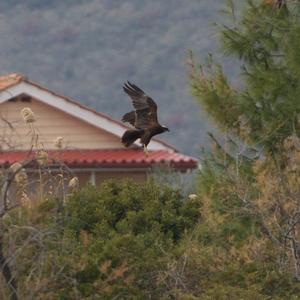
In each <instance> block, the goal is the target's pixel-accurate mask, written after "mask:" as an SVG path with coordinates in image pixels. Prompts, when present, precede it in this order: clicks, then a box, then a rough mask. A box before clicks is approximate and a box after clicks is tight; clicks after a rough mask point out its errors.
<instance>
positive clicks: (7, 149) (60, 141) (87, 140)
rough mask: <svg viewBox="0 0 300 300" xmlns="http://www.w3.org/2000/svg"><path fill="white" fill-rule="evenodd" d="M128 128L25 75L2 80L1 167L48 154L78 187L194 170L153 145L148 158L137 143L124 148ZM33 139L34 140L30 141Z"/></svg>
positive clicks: (161, 144)
mask: <svg viewBox="0 0 300 300" xmlns="http://www.w3.org/2000/svg"><path fill="white" fill-rule="evenodd" d="M24 108H29V109H30V110H31V111H32V112H33V113H34V116H35V123H34V124H31V123H29V124H26V123H25V122H24V119H23V118H22V115H21V111H22V109H24ZM33 126H34V127H33ZM127 128H128V127H127V126H125V125H124V124H122V123H121V122H119V121H116V120H114V119H112V118H111V117H109V116H107V115H105V114H102V113H99V112H96V111H94V110H92V109H90V108H88V107H85V106H83V105H82V104H80V103H78V102H76V101H74V100H71V99H69V98H67V97H65V96H62V95H59V94H57V93H55V92H53V91H51V90H49V89H47V88H45V87H43V86H40V85H38V84H36V83H34V82H32V81H30V80H28V79H27V78H26V77H24V76H23V75H20V74H10V75H7V76H2V77H0V129H1V130H0V133H1V135H0V139H1V142H0V147H1V149H0V150H1V152H0V166H2V167H5V168H6V167H8V166H10V165H11V164H13V163H15V162H18V161H23V160H24V159H26V158H28V153H29V150H30V149H32V147H33V146H34V147H40V148H41V147H42V148H44V149H46V151H47V154H48V155H49V157H50V158H53V159H56V160H60V161H62V162H63V163H64V164H66V165H67V166H68V167H69V168H70V169H72V171H73V172H74V173H75V174H76V176H77V177H78V178H79V181H80V182H81V184H84V183H85V182H87V181H90V182H92V183H93V184H99V183H101V182H102V181H103V180H104V179H108V178H124V177H129V178H133V179H134V180H136V181H142V180H145V179H146V178H147V176H148V174H149V173H150V172H151V171H152V170H153V168H155V167H156V166H160V165H170V166H171V167H172V168H174V169H175V170H177V171H181V172H186V171H188V170H192V169H195V168H197V160H196V159H194V158H192V157H189V156H186V155H183V154H181V153H178V152H177V151H176V150H175V149H174V148H173V147H171V146H170V145H168V144H166V143H164V142H162V141H159V140H157V139H153V140H152V141H151V143H150V144H149V146H148V149H149V155H148V156H146V155H145V153H144V152H143V151H142V149H141V147H140V146H139V144H138V143H136V144H134V145H133V146H132V147H131V148H129V149H126V148H124V147H123V145H122V144H121V142H120V138H121V136H122V134H123V132H124V131H125V130H126V129H127ZM32 134H33V135H34V136H35V137H36V140H35V138H34V140H33V139H32V138H30V135H32ZM35 143H38V145H39V146H37V145H34V144H35ZM31 153H32V152H31Z"/></svg>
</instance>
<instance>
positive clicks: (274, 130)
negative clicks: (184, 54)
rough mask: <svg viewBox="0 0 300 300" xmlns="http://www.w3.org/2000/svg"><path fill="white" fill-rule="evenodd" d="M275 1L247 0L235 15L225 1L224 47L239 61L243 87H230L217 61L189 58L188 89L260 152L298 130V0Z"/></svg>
mask: <svg viewBox="0 0 300 300" xmlns="http://www.w3.org/2000/svg"><path fill="white" fill-rule="evenodd" d="M290 2H292V1H290ZM280 3H281V4H280ZM280 3H279V2H278V1H274V0H272V1H248V3H247V5H246V8H245V10H244V13H243V14H242V17H241V18H240V19H237V18H236V12H235V11H234V7H233V6H230V8H231V9H230V10H229V11H231V12H232V26H223V27H221V28H220V34H221V42H222V47H223V51H224V53H225V54H226V55H229V56H232V57H235V58H237V59H239V61H240V63H241V69H242V72H241V74H240V81H241V82H242V83H243V88H233V87H232V86H231V85H230V84H229V80H228V78H227V77H226V76H225V74H224V73H223V71H222V67H221V66H220V65H216V64H213V63H212V62H210V63H209V65H208V66H206V68H205V66H201V67H199V68H198V67H196V66H195V65H194V64H193V63H192V68H193V69H192V73H191V79H192V88H193V93H194V95H195V96H196V98H197V99H198V100H199V101H200V102H201V103H202V104H203V105H204V107H205V108H206V110H207V111H208V113H209V114H210V115H211V116H212V117H213V118H214V121H215V122H216V123H217V124H218V125H219V126H220V127H221V128H223V129H225V130H226V131H228V132H231V133H234V134H235V135H237V136H239V138H240V139H242V140H244V141H247V143H252V144H254V145H255V146H256V147H260V148H261V149H263V150H264V152H265V153H274V152H277V151H278V150H280V149H282V146H283V142H284V140H285V139H286V138H287V137H288V136H291V135H294V134H296V135H297V134H299V130H300V126H299V121H300V98H299V86H300V71H299V70H300V23H299V17H300V15H299V7H300V3H294V1H293V3H294V4H292V3H291V4H286V3H285V2H282V1H280ZM271 4H272V5H271Z"/></svg>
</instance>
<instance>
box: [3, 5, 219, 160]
mask: <svg viewBox="0 0 300 300" xmlns="http://www.w3.org/2000/svg"><path fill="white" fill-rule="evenodd" d="M223 3H224V1H222V0H210V1H207V0H184V1H182V0H152V1H146V0H113V1H112V0H91V1H88V0H85V1H83V0H77V1H76V0H64V1H60V0H52V1H50V0H48V1H42V0H26V1H17V0H11V1H3V2H1V3H0V11H1V14H0V37H1V46H0V73H1V74H6V73H11V72H20V73H23V74H25V75H27V76H28V77H29V78H30V79H31V80H33V81H36V82H39V83H41V84H42V85H45V86H47V87H49V88H50V89H53V90H55V91H57V92H59V93H62V94H64V95H66V96H69V97H71V98H74V99H75V100H78V101H80V102H82V103H84V104H86V105H89V106H91V107H93V108H96V109H97V110H99V111H101V112H103V113H106V114H109V115H111V116H113V117H114V118H117V119H120V118H121V116H122V114H123V113H125V112H126V111H128V110H129V109H130V101H129V99H128V98H127V96H126V95H125V94H124V93H123V91H122V84H123V82H124V81H126V80H130V81H132V82H134V83H136V84H137V85H139V86H140V87H141V88H142V89H144V90H145V91H146V92H147V93H148V94H149V95H151V96H152V97H153V98H154V99H155V100H156V101H157V103H158V104H159V109H160V110H159V118H160V122H161V123H162V124H166V125H168V127H169V128H170V129H171V132H170V133H168V134H164V136H162V137H161V138H162V139H163V140H165V141H167V142H169V143H171V144H173V145H175V146H176V147H177V148H178V149H179V150H181V151H184V152H185V153H188V154H193V155H198V153H199V147H200V146H199V145H201V144H202V145H203V143H204V137H205V132H206V131H207V129H208V128H209V127H210V125H209V124H208V121H207V119H206V118H205V117H204V116H203V113H201V111H200V108H199V106H198V105H196V104H195V103H194V100H193V99H192V97H191V96H190V93H189V89H188V84H187V67H186V59H187V54H188V50H189V49H193V50H194V51H195V54H196V55H197V57H198V58H204V57H205V56H206V55H207V54H208V52H211V51H215V49H216V40H217V37H216V32H215V31H214V28H213V26H212V23H213V22H215V21H217V20H218V17H219V15H218V10H219V9H220V8H222V5H223Z"/></svg>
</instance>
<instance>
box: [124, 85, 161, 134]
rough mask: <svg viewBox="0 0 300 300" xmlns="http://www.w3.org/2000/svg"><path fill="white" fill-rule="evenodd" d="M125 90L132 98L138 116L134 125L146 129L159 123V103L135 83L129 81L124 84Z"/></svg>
mask: <svg viewBox="0 0 300 300" xmlns="http://www.w3.org/2000/svg"><path fill="white" fill-rule="evenodd" d="M123 90H124V92H125V93H126V94H127V95H128V96H129V97H130V98H131V100H132V104H133V107H134V109H135V113H136V118H135V124H134V126H135V127H136V128H140V129H145V128H149V127H153V126H157V125H158V120H157V105H156V103H155V102H154V100H153V99H151V98H150V97H149V96H147V95H146V94H145V93H144V91H142V90H141V89H140V88H139V87H137V86H136V85H135V84H132V83H130V82H129V81H127V82H126V83H125V84H124V86H123Z"/></svg>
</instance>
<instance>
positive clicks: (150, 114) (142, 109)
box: [122, 81, 169, 155]
mask: <svg viewBox="0 0 300 300" xmlns="http://www.w3.org/2000/svg"><path fill="white" fill-rule="evenodd" d="M123 90H124V92H125V93H126V94H127V95H128V96H129V97H130V98H131V100H132V104H133V107H134V110H133V111H131V112H129V113H127V114H125V115H124V116H123V118H122V121H123V122H128V123H130V124H131V125H132V126H133V127H134V129H129V130H126V131H125V133H124V134H123V136H122V143H123V145H124V146H125V147H129V146H130V145H132V144H133V143H134V142H135V141H136V140H137V139H139V138H140V143H141V144H142V145H143V147H144V152H145V154H146V155H147V153H148V152H147V151H148V150H147V146H148V144H149V143H150V140H151V138H152V137H153V136H155V135H157V134H160V133H163V132H165V131H169V129H168V127H166V126H162V125H160V124H159V123H158V120H157V105H156V103H155V102H154V100H153V99H151V98H150V97H149V96H147V95H146V94H145V93H144V92H143V91H142V90H141V89H140V88H139V87H137V86H136V85H134V84H132V83H130V82H129V81H127V82H126V83H125V84H124V85H123Z"/></svg>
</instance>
